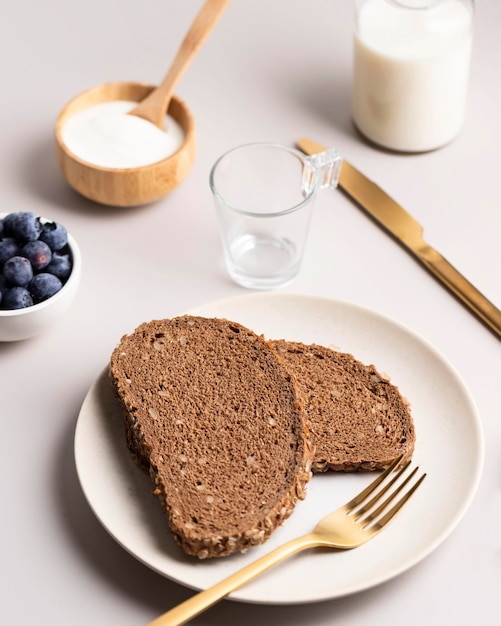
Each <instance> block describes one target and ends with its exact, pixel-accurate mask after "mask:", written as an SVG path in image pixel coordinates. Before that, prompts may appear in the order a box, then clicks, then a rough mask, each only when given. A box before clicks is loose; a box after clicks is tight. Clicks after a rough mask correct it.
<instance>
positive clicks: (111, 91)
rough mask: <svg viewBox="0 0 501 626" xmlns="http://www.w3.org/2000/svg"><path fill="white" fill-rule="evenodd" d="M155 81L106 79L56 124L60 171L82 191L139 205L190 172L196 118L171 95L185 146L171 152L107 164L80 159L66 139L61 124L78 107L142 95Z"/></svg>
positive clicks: (113, 201)
mask: <svg viewBox="0 0 501 626" xmlns="http://www.w3.org/2000/svg"><path fill="white" fill-rule="evenodd" d="M153 89H154V87H153V86H152V85H145V84H143V83H130V82H122V83H107V84H104V85H100V86H98V87H93V88H92V89H89V90H88V91H85V92H83V93H81V94H80V95H78V96H76V97H75V98H74V99H73V100H71V101H70V102H69V103H68V104H67V105H66V106H65V107H64V108H63V110H62V111H61V113H60V114H59V116H58V118H57V121H56V126H55V139H56V156H57V161H58V163H59V167H60V168H61V171H62V173H63V175H64V177H65V179H66V180H67V182H68V183H69V185H71V187H73V189H75V190H76V191H78V192H79V193H80V194H81V195H82V196H85V197H86V198H89V199H90V200H94V201H95V202H99V203H100V204H104V205H108V206H117V207H125V206H138V205H141V204H147V203H149V202H155V201H156V200H159V199H160V198H162V197H164V196H166V195H167V194H168V193H170V192H171V191H172V190H173V189H175V188H176V187H177V186H178V185H179V184H180V183H181V182H182V181H183V180H184V179H185V178H186V176H187V175H188V173H189V172H190V170H191V167H192V165H193V162H194V160H195V120H194V118H193V115H192V113H191V111H190V110H189V109H188V107H187V105H186V104H185V102H183V100H181V99H180V98H178V97H176V96H173V97H172V100H171V103H170V105H169V110H168V113H169V115H171V116H172V117H173V118H174V119H175V120H176V121H177V122H179V124H180V125H181V127H182V128H183V130H184V132H185V139H184V143H183V144H182V146H181V147H180V148H179V149H178V150H177V151H176V152H174V154H172V155H170V156H169V157H167V158H165V159H162V160H161V161H157V162H156V163H152V164H151V165H144V166H141V167H131V168H123V169H122V168H111V167H110V168H108V167H102V166H99V165H93V164H92V163H88V162H86V161H83V160H82V159H79V158H78V157H77V156H76V155H75V154H73V152H71V151H70V150H69V149H68V148H67V147H66V145H65V144H64V142H63V140H62V129H63V127H64V125H65V123H66V121H67V120H68V119H69V118H70V117H71V116H72V115H74V114H75V113H78V112H79V111H82V110H83V109H86V108H88V107H90V106H93V105H95V104H99V103H101V102H109V101H113V100H130V101H134V102H139V101H141V100H142V99H143V98H144V97H146V96H147V95H148V94H149V93H150V91H152V90H153Z"/></svg>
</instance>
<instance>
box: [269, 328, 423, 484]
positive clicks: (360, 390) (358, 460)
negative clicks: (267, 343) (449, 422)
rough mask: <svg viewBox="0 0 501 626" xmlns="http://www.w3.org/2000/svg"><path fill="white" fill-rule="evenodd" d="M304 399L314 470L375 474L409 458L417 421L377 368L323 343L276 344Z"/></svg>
mask: <svg viewBox="0 0 501 626" xmlns="http://www.w3.org/2000/svg"><path fill="white" fill-rule="evenodd" d="M272 345H273V347H274V348H275V349H276V350H277V353H278V354H279V356H280V357H281V358H283V359H284V362H285V364H286V366H287V367H288V368H289V370H290V372H291V373H292V374H293V375H294V376H295V377H296V380H297V383H298V385H299V387H300V389H301V391H302V392H303V395H304V396H305V398H306V410H307V413H308V418H309V420H310V424H311V428H312V440H313V444H314V446H315V457H314V462H313V470H314V471H317V472H318V471H325V470H328V469H332V470H338V471H355V470H377V469H383V468H385V467H387V466H388V465H389V464H390V463H391V462H392V461H393V460H394V459H396V458H397V457H398V456H400V455H404V460H407V459H409V458H410V457H411V455H412V453H413V450H414V444H415V431H414V422H413V419H412V416H411V412H410V407H409V404H408V402H407V400H406V399H405V398H404V397H403V396H402V395H401V393H400V392H399V390H398V388H397V387H396V386H395V385H393V384H391V383H390V381H389V380H388V379H387V378H385V377H384V376H383V375H381V374H380V373H379V372H378V371H377V370H376V368H375V367H374V365H364V364H363V363H361V362H360V361H358V360H357V359H355V358H354V357H353V356H352V355H351V354H346V353H343V352H337V351H335V350H332V349H330V348H326V347H323V346H320V345H315V344H312V345H305V344H303V343H299V342H291V341H284V340H278V341H273V342H272Z"/></svg>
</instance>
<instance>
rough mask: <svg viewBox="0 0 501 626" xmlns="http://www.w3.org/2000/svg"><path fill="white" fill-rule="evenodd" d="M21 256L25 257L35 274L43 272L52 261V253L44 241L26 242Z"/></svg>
mask: <svg viewBox="0 0 501 626" xmlns="http://www.w3.org/2000/svg"><path fill="white" fill-rule="evenodd" d="M21 256H25V257H26V258H27V259H28V260H29V262H30V263H31V266H32V267H33V269H34V270H35V271H36V272H39V271H40V270H43V269H44V267H47V265H49V263H50V261H51V259H52V252H51V249H50V248H49V246H48V245H47V244H46V243H45V242H44V241H39V240H37V241H28V243H26V244H24V246H23V247H22V249H21Z"/></svg>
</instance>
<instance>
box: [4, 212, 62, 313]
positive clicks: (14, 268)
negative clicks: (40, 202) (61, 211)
mask: <svg viewBox="0 0 501 626" xmlns="http://www.w3.org/2000/svg"><path fill="white" fill-rule="evenodd" d="M71 270H72V258H71V254H70V250H69V247H68V233H67V231H66V228H65V227H64V226H62V225H61V224H58V223H57V222H44V221H42V220H41V219H40V217H37V216H36V215H35V214H34V213H30V212H27V211H22V212H18V213H9V214H8V215H6V216H5V217H4V218H3V219H0V309H3V310H14V309H23V308H25V307H28V306H32V305H34V304H38V303H39V302H43V301H44V300H47V298H50V297H51V296H53V295H54V294H55V293H57V292H58V291H59V290H60V289H61V287H62V286H63V285H64V283H65V282H66V281H67V280H68V277H69V275H70V274H71Z"/></svg>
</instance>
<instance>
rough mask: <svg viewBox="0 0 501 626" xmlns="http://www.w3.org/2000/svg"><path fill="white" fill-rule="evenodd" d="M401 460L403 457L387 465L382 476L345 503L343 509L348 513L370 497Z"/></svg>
mask: <svg viewBox="0 0 501 626" xmlns="http://www.w3.org/2000/svg"><path fill="white" fill-rule="evenodd" d="M402 459H403V455H402V456H399V457H397V458H396V459H395V460H394V461H393V463H392V464H391V465H389V466H388V467H387V468H386V469H385V470H384V472H383V473H382V474H380V475H379V476H378V477H377V478H376V479H375V480H373V481H372V482H371V483H370V484H369V485H368V486H367V487H366V488H365V489H364V490H363V491H361V492H360V493H359V494H357V495H356V496H355V497H354V498H353V499H352V500H350V501H349V502H347V503H346V505H345V508H346V509H349V510H350V511H351V510H353V509H354V508H356V507H357V506H358V505H359V504H361V503H362V502H363V501H364V500H365V499H366V498H367V496H370V494H371V493H373V492H374V491H375V490H376V489H377V488H378V487H379V485H380V484H381V483H382V482H383V481H384V480H385V479H386V477H387V476H388V475H389V474H391V472H393V470H394V469H395V468H396V467H397V465H398V464H399V463H400V461H401V460H402Z"/></svg>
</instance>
